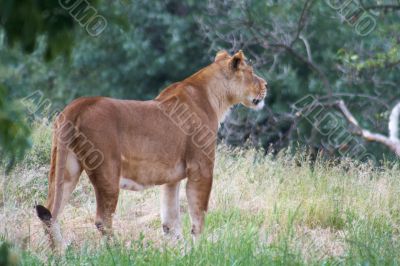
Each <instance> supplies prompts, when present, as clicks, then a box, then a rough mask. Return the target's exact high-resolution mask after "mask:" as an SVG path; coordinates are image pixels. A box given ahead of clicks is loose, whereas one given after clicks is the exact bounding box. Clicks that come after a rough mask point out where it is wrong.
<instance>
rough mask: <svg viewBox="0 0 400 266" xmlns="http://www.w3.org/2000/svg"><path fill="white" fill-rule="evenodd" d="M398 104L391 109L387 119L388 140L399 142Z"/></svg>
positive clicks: (399, 108) (399, 107)
mask: <svg viewBox="0 0 400 266" xmlns="http://www.w3.org/2000/svg"><path fill="white" fill-rule="evenodd" d="M399 118H400V102H399V103H398V104H397V105H396V106H395V107H394V108H393V110H392V113H391V114H390V117H389V138H390V139H392V140H397V141H398V140H399Z"/></svg>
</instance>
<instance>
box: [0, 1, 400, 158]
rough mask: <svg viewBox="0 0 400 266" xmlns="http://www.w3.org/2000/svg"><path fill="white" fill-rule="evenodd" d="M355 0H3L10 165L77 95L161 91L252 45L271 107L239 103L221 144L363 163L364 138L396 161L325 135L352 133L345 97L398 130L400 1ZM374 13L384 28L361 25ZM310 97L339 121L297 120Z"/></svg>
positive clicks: (3, 142) (360, 114)
mask: <svg viewBox="0 0 400 266" xmlns="http://www.w3.org/2000/svg"><path fill="white" fill-rule="evenodd" d="M344 2H346V1H328V0H327V1H309V0H307V1H304V0H302V1H288V0H282V1H275V0H237V1H231V0H223V1H216V0H209V1H194V0H179V1H178V0H162V1H122V0H121V1H112V2H111V1H101V0H97V1H89V2H88V1H72V0H70V1H65V0H64V1H63V0H60V1H54V0H36V1H35V0H19V1H13V0H0V23H1V24H0V149H1V150H0V152H1V155H0V156H1V158H2V159H3V162H6V163H8V164H9V165H12V164H13V163H14V162H15V161H16V160H18V159H19V158H22V157H23V156H24V153H25V152H26V151H27V149H29V147H30V145H31V141H30V135H31V128H32V123H33V122H34V121H36V120H38V119H39V120H40V119H47V121H49V122H51V120H52V119H53V115H52V114H54V112H55V111H57V110H62V108H63V107H64V106H65V105H66V104H68V103H69V102H70V101H71V100H73V99H75V98H77V97H80V96H87V95H101V96H111V97H117V98H124V99H143V100H146V99H151V98H154V97H155V96H156V95H157V94H158V93H159V92H160V91H161V90H162V89H163V88H164V87H166V86H167V85H168V84H170V83H172V82H175V81H179V80H181V79H183V78H185V77H187V76H189V75H190V74H192V73H194V72H195V71H197V70H198V69H200V68H202V67H204V66H206V65H207V64H209V63H211V62H212V60H213V58H214V56H215V54H216V52H217V51H218V50H221V49H225V50H227V51H229V52H231V53H232V52H235V51H237V50H239V49H243V50H244V52H245V54H246V55H247V57H248V58H249V59H250V60H251V61H252V63H253V64H254V66H255V68H256V69H257V72H258V74H259V75H260V76H262V77H264V78H265V79H266V80H267V81H268V84H269V88H270V90H269V92H268V98H267V99H266V103H267V106H266V107H265V108H264V109H263V110H262V111H261V112H255V111H251V110H247V109H245V108H242V107H240V106H238V107H234V108H233V112H231V114H230V115H229V116H228V118H227V120H226V121H225V122H224V124H223V125H222V126H221V129H220V132H219V139H220V141H225V142H227V143H228V144H230V145H233V146H253V145H254V146H257V147H261V148H263V149H265V151H266V152H274V153H276V152H278V151H280V150H282V149H284V148H292V149H298V148H301V149H304V150H307V151H308V152H309V153H310V154H311V155H313V154H314V155H315V154H320V155H321V156H324V157H327V158H332V157H335V158H337V156H347V157H355V159H363V158H364V156H359V154H355V153H352V152H351V150H352V149H353V147H352V146H355V147H357V146H359V147H361V148H362V149H364V148H365V152H363V154H371V155H372V156H373V157H374V158H376V159H377V160H380V159H383V158H389V159H393V158H394V155H393V154H392V153H391V152H390V151H389V150H388V149H387V148H386V147H384V146H383V145H380V144H376V143H367V142H365V141H364V140H363V139H361V138H358V137H353V140H354V142H353V143H352V144H349V143H348V142H346V141H343V142H340V141H339V142H338V141H333V140H332V138H333V137H334V136H332V135H329V134H321V132H322V133H324V132H325V133H326V132H333V131H334V129H335V128H339V127H343V128H344V129H345V130H346V129H347V123H346V122H345V120H344V119H343V118H342V116H341V115H340V113H339V112H338V111H337V110H336V109H334V108H331V107H330V103H332V102H335V101H337V100H339V99H342V100H344V101H345V102H346V104H347V105H348V106H349V109H350V110H351V112H352V113H353V114H354V115H355V117H356V118H357V119H358V120H359V122H360V124H361V125H362V126H363V127H364V128H367V129H369V130H371V131H374V132H380V133H383V134H387V120H388V116H389V114H390V110H391V108H392V107H393V106H394V105H395V104H396V103H397V102H398V101H400V89H399V87H398V84H399V81H400V74H399V67H400V52H399V49H400V23H399V22H400V18H399V12H400V11H399V10H400V3H398V1H372V0H371V1H354V2H351V1H350V2H348V1H347V2H348V3H349V4H347V5H346V6H342V8H337V7H338V6H340V5H343V3H344ZM332 5H335V6H333V7H332ZM67 6H70V7H71V6H73V7H72V8H70V9H68V8H65V7H67ZM96 15H97V16H98V17H97V18H98V19H99V20H100V22H102V21H103V20H102V19H104V21H105V22H106V25H105V27H102V26H104V25H100V26H99V27H100V28H97V30H98V33H99V34H98V35H97V36H92V35H93V34H89V33H90V29H89V32H88V27H90V26H93V25H89V26H88V24H90V23H91V22H90V20H91V18H92V17H94V16H96ZM99 16H101V17H99ZM366 21H369V22H371V21H373V23H374V25H375V26H374V27H371V28H368V27H367V29H365V30H364V31H361V32H360V28H361V27H362V26H363V25H364V26H365V25H366V24H363V23H365V22H366ZM371 23H372V22H371ZM92 24H93V23H92ZM95 26H96V25H95ZM97 26H98V25H97ZM367 26H368V25H367ZM369 31H370V32H369ZM366 33H369V34H366ZM307 95H311V96H312V97H314V99H318V101H319V102H321V103H322V104H324V106H325V107H324V110H323V114H331V115H332V116H334V117H335V119H334V120H335V121H336V120H338V121H339V124H337V123H336V124H335V123H332V121H330V122H326V121H325V122H324V123H325V124H318V123H317V122H315V120H312V122H310V119H309V117H308V119H307V117H304V116H297V115H296V113H297V112H298V111H299V110H298V109H296V108H293V106H298V105H296V103H297V102H298V101H299V100H301V99H302V98H304V97H305V96H307ZM24 98H25V101H21V100H22V99H24ZM26 99H28V100H29V101H26ZM40 103H45V104H42V105H40ZM38 104H39V106H38ZM35 105H36V106H35ZM313 123H314V125H313ZM354 143H356V144H354ZM350 145H352V146H351V147H349V146H350Z"/></svg>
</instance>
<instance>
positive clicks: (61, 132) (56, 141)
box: [35, 114, 74, 225]
mask: <svg viewBox="0 0 400 266" xmlns="http://www.w3.org/2000/svg"><path fill="white" fill-rule="evenodd" d="M63 118H64V116H63V114H61V115H60V116H59V117H58V118H57V121H56V122H55V126H54V132H53V147H52V154H51V166H50V173H49V192H48V193H49V195H48V200H47V208H46V207H44V206H42V205H36V206H35V207H36V213H37V216H38V217H39V219H40V220H42V221H43V222H44V223H45V224H48V225H50V221H51V219H52V218H54V219H56V218H57V215H58V211H59V209H60V206H61V202H62V197H63V184H64V172H65V168H66V161H67V156H68V148H67V145H68V143H69V142H70V141H71V139H72V137H73V135H74V132H73V131H74V127H73V125H72V123H69V122H68V121H66V119H63ZM48 208H51V211H50V210H49V209H48Z"/></svg>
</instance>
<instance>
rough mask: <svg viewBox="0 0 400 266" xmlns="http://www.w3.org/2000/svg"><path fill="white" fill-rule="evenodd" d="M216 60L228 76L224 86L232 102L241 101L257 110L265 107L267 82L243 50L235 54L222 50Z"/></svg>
mask: <svg viewBox="0 0 400 266" xmlns="http://www.w3.org/2000/svg"><path fill="white" fill-rule="evenodd" d="M214 61H215V63H216V64H217V65H218V66H220V67H221V68H222V71H223V73H224V76H225V78H226V81H225V86H224V87H225V89H226V90H227V91H226V93H227V95H228V97H229V100H230V101H231V102H232V103H234V104H236V103H241V104H243V105H245V106H247V107H250V108H253V109H256V110H260V109H262V108H263V107H264V98H265V96H266V95H267V82H266V81H265V80H264V79H263V78H261V77H259V76H257V75H256V74H255V73H254V71H253V67H252V66H251V65H249V64H248V63H247V62H246V57H245V56H244V54H243V52H242V51H241V50H240V51H239V52H237V53H236V54H234V55H233V56H230V55H229V54H228V53H227V52H226V51H220V52H218V53H217V55H216V57H215V60H214Z"/></svg>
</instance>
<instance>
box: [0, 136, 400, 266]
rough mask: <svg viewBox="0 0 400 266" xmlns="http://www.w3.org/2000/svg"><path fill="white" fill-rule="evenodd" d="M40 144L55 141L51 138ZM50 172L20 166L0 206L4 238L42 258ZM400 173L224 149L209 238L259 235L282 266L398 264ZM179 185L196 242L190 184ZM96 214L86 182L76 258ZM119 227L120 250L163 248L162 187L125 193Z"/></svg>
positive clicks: (68, 233) (75, 234)
mask: <svg viewBox="0 0 400 266" xmlns="http://www.w3.org/2000/svg"><path fill="white" fill-rule="evenodd" d="M36 141H37V142H39V141H42V142H43V143H42V144H43V145H48V141H47V139H46V140H44V139H42V140H40V139H36ZM27 160H30V161H35V158H29V157H28V159H27ZM300 160H301V159H300ZM47 171H48V166H47V165H42V164H40V163H29V164H27V163H23V164H21V165H20V166H18V167H17V169H16V170H15V171H14V172H13V173H12V174H11V175H10V176H9V177H7V178H4V180H7V182H5V183H4V184H3V189H2V193H3V200H2V201H1V202H0V204H1V205H0V206H1V207H2V210H3V211H2V213H1V214H0V220H1V221H2V222H1V224H2V228H0V235H1V236H3V238H5V239H7V240H9V241H11V242H13V243H14V244H16V245H17V246H18V247H20V248H21V249H22V250H26V251H28V253H29V254H30V255H29V256H34V257H35V258H39V261H40V260H41V261H45V260H46V259H47V257H48V255H49V250H48V248H47V247H48V245H47V242H46V240H45V238H44V233H43V230H42V228H41V224H40V222H39V221H38V219H37V218H36V216H35V213H34V209H33V206H34V204H35V202H36V201H37V202H44V199H45V194H46V190H47V183H46V182H47V180H46V179H47V177H46V176H47ZM399 176H400V170H399V167H398V165H391V166H385V167H384V168H382V169H376V168H373V167H372V166H370V165H368V164H361V165H356V164H354V163H353V162H351V161H344V162H342V163H340V164H339V165H337V166H329V167H328V166H327V165H326V163H324V162H317V164H316V165H315V169H314V171H311V170H310V168H309V167H308V164H307V162H305V161H303V166H300V167H299V166H297V165H296V164H295V163H294V159H293V157H292V156H289V155H285V154H281V155H280V156H278V157H277V158H271V157H268V156H267V157H265V156H263V155H262V154H261V153H259V152H256V151H254V150H246V151H245V150H233V151H232V150H229V149H228V148H226V147H224V146H220V147H219V149H218V156H217V161H216V167H215V182H214V187H213V191H212V196H211V202H210V212H209V215H208V217H207V231H206V232H205V239H206V240H205V241H206V242H207V245H209V246H210V247H209V248H213V245H217V244H215V243H222V242H221V241H222V240H221V239H226V238H228V239H229V238H230V237H239V238H240V236H241V235H251V236H252V237H251V238H250V242H251V241H253V242H254V243H250V244H251V245H253V244H254V247H253V246H252V252H253V256H257V254H264V253H265V252H266V251H265V249H264V248H266V250H268V252H269V253H268V256H270V257H272V258H275V257H276V256H277V257H279V258H281V259H280V260H278V262H280V263H281V264H285V263H284V262H285V261H282V257H284V256H288V258H289V259H291V258H292V257H293V256H294V257H295V258H296V261H300V262H302V263H318V264H319V263H322V262H324V261H330V262H333V263H336V262H345V263H349V264H352V263H359V262H361V261H367V262H370V263H373V264H374V263H381V262H382V263H388V264H395V263H399V261H400V257H399V256H400V255H399V253H398V252H395V251H396V250H397V251H398V250H400V239H399V236H400V178H399ZM181 188H182V189H181V211H182V213H184V214H185V215H184V216H183V223H184V228H185V236H186V237H187V240H188V239H189V233H188V230H189V229H188V228H189V219H188V216H187V214H186V213H187V211H186V210H187V205H186V199H185V196H184V185H183V186H182V187H181ZM94 214H95V201H94V193H93V189H92V187H91V185H90V183H89V181H88V178H87V177H86V176H82V177H81V181H80V183H79V185H78V187H77V189H76V190H75V192H74V194H73V198H72V199H71V201H70V205H68V206H67V207H66V209H65V211H64V213H63V215H62V218H61V225H62V231H63V235H64V237H65V239H66V241H67V242H68V243H70V245H71V246H72V249H73V250H75V251H74V252H79V250H80V249H82V248H83V247H87V246H89V247H90V249H91V250H94V249H95V248H97V247H101V245H102V240H101V238H100V236H99V234H98V232H97V231H96V229H95V226H94V224H93V223H94V222H93V218H94ZM114 229H115V233H116V237H115V238H116V239H117V240H118V242H119V243H122V246H126V247H130V246H131V245H132V243H134V242H135V241H137V240H138V239H140V240H141V241H143V242H144V243H151V245H152V247H154V248H156V249H157V248H162V247H163V246H164V245H165V241H164V240H163V238H162V235H161V230H160V218H159V193H158V188H152V189H149V190H146V191H144V192H129V191H123V192H122V193H121V196H120V200H119V203H118V209H117V213H116V214H115V217H114ZM249 232H250V233H249ZM247 233H249V234H247ZM253 233H254V234H253ZM227 234H228V236H227ZM223 243H225V242H223ZM243 243H245V241H243ZM246 243H247V242H246ZM250 244H249V245H250ZM172 248H173V247H172ZM232 252H233V251H232ZM263 252H264V253H263ZM277 253H279V254H280V255H276V254H277ZM274 254H275V255H274ZM260 256H261V255H260ZM274 256H275V257H274ZM291 256H292V257H291ZM283 259H284V258H283ZM273 262H274V263H273V264H280V263H278V262H277V261H276V260H273ZM286 262H287V261H286ZM122 264H123V263H122ZM205 264H206V265H207V263H205Z"/></svg>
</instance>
